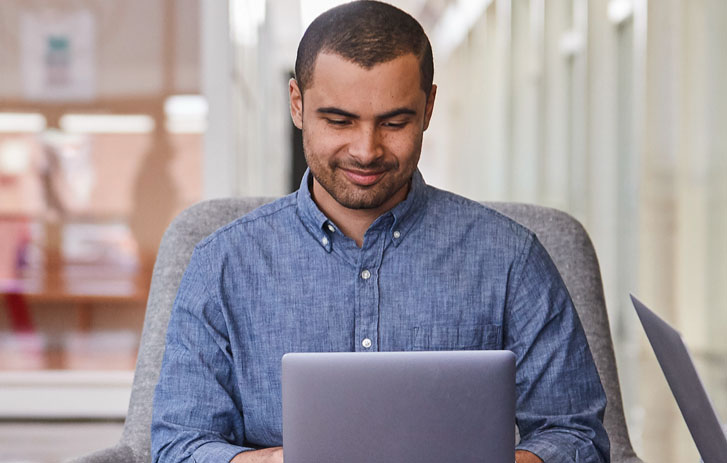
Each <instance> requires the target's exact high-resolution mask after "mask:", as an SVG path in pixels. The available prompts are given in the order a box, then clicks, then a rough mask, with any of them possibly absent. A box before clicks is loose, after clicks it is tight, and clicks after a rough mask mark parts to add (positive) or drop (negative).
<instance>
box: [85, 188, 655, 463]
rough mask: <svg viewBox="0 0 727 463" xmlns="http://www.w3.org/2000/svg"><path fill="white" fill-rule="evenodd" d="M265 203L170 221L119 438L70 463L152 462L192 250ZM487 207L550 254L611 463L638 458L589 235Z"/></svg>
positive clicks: (533, 215)
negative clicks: (585, 353)
mask: <svg viewBox="0 0 727 463" xmlns="http://www.w3.org/2000/svg"><path fill="white" fill-rule="evenodd" d="M268 201H270V200H269V199H263V198H246V199H222V200H211V201H205V202H202V203H199V204H197V205H194V206H192V207H190V208H189V209H187V210H185V211H184V212H182V213H181V214H180V215H179V216H178V217H177V218H176V219H175V220H174V221H173V222H172V224H171V225H170V226H169V228H168V229H167V231H166V233H165V234H164V238H163V239H162V243H161V246H160V247H159V253H158V255H157V260H156V264H155V266H154V273H153V275H152V281H151V290H150V293H149V300H148V302H147V311H146V319H145V321H144V331H143V333H142V337H141V346H140V348H139V358H138V360H137V364H136V374H135V375H134V383H133V388H132V392H131V401H130V403H129V411H128V414H127V416H126V422H125V424H124V431H123V434H122V436H121V440H120V441H119V443H118V444H117V445H116V446H114V447H111V448H109V449H105V450H101V451H98V452H95V453H93V454H90V455H88V456H86V457H82V458H79V459H77V460H75V461H76V462H78V463H81V462H83V463H98V462H119V463H134V462H139V463H141V462H148V461H149V460H150V432H149V428H150V423H151V411H152V397H153V395H154V387H155V385H156V382H157V380H158V378H159V369H160V366H161V361H162V356H163V354H164V340H165V335H166V331H167V323H168V322H169V315H170V312H171V308H172V303H173V301H174V297H175V295H176V293H177V287H178V286H179V282H180V280H181V278H182V274H183V272H184V269H185V268H186V266H187V263H188V261H189V258H190V255H191V253H192V249H193V248H194V246H195V244H196V243H197V242H199V241H200V240H201V239H202V238H204V237H205V236H207V235H209V234H210V233H212V232H213V231H214V230H215V229H217V228H219V227H221V226H222V225H224V224H226V223H228V222H231V221H232V220H234V219H235V218H237V217H240V216H242V215H244V214H245V213H247V212H249V211H251V210H252V209H254V208H255V207H257V206H259V205H261V204H264V203H266V202H268ZM488 205H489V206H491V207H493V208H494V209H497V210H498V211H500V212H502V213H503V214H505V215H507V216H509V217H511V218H513V219H514V220H516V221H517V222H519V223H521V224H523V225H525V226H526V227H528V228H530V229H531V230H532V231H534V232H535V233H536V234H537V235H538V237H539V238H540V240H541V242H542V243H543V245H544V246H545V248H546V249H547V250H548V252H549V253H550V255H551V256H552V258H553V261H554V262H555V265H556V266H557V267H558V270H560V273H561V275H562V276H563V280H564V281H565V284H566V286H567V287H568V290H569V291H570V294H571V297H572V298H573V302H574V303H575V306H576V310H577V311H578V314H579V315H580V318H581V321H582V323H583V326H584V328H585V331H586V336H587V337H588V342H589V344H590V347H591V351H592V352H593V357H594V360H595V361H596V366H597V367H598V373H599V374H600V375H601V381H602V382H603V386H604V388H605V389H606V395H607V397H608V407H607V408H606V418H605V422H606V423H605V424H606V430H607V431H608V435H609V437H610V439H611V461H612V462H614V463H638V462H641V460H640V459H639V458H638V457H637V456H636V454H635V453H634V451H633V449H632V448H631V442H630V440H629V435H628V430H627V428H626V421H625V420H624V414H623V404H622V400H621V390H620V388H619V383H618V373H617V371H616V360H615V357H614V353H613V344H612V341H611V332H610V329H609V325H608V315H607V313H606V305H605V301H604V298H603V287H602V284H601V274H600V270H599V267H598V260H597V258H596V253H595V251H594V249H593V245H592V244H591V241H590V238H589V237H588V234H587V233H586V231H585V230H584V229H583V227H582V226H581V224H580V223H578V222H577V221H576V220H575V219H573V218H572V217H571V216H569V215H567V214H565V213H563V212H560V211H556V210H554V209H549V208H545V207H539V206H532V205H524V204H512V203H494V204H488Z"/></svg>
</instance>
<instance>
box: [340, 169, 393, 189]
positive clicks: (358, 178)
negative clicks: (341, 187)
mask: <svg viewBox="0 0 727 463" xmlns="http://www.w3.org/2000/svg"><path fill="white" fill-rule="evenodd" d="M341 170H343V173H344V175H346V178H348V179H349V180H350V181H351V182H352V183H355V184H356V185H359V186H371V185H373V184H374V183H376V182H378V181H379V179H380V178H381V177H383V176H384V174H385V173H386V171H385V170H384V171H378V172H375V171H374V172H368V171H365V170H364V171H359V170H348V169H341Z"/></svg>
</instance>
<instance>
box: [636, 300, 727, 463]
mask: <svg viewBox="0 0 727 463" xmlns="http://www.w3.org/2000/svg"><path fill="white" fill-rule="evenodd" d="M631 301H632V302H633V304H634V307H635V308H636V313H637V314H638V315H639V319H641V324H642V325H643V326H644V331H646V337H648V338H649V342H650V343H651V347H652V348H653V349H654V353H655V354H656V359H657V360H658V361H659V365H660V366H661V369H662V371H663V372H664V376H665V377H666V381H667V382H668V383H669V387H670V388H671V392H672V394H674V398H675V399H676V401H677V404H678V405H679V410H681V412H682V416H683V417H684V421H686V423H687V427H688V428H689V432H690V433H691V434H692V439H694V443H695V444H697V450H699V454H700V456H701V457H702V460H704V462H705V463H720V462H721V463H724V462H725V461H727V439H725V435H724V433H723V431H722V427H721V426H720V422H719V419H718V418H717V414H716V413H715V411H714V408H713V407H712V403H711V402H710V401H709V397H708V396H707V392H706V391H705V390H704V386H703V385H702V382H701V381H700V380H699V375H698V374H697V370H696V369H695V368H694V363H693V362H692V359H691V358H690V357H689V352H688V351H687V348H686V346H685V345H684V342H683V341H682V337H681V336H680V335H679V333H678V332H677V331H676V330H675V329H674V328H672V327H671V326H669V324H668V323H666V322H665V321H664V320H662V319H661V318H659V316H658V315H656V314H655V313H654V312H652V311H651V310H649V309H648V308H647V307H646V306H645V305H644V304H643V303H641V301H639V300H638V299H636V298H635V297H634V296H633V295H632V296H631Z"/></svg>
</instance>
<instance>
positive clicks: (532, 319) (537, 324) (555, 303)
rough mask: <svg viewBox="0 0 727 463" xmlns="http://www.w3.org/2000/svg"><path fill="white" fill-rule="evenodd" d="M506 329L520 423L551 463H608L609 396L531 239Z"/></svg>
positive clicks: (524, 445) (563, 294)
mask: <svg viewBox="0 0 727 463" xmlns="http://www.w3.org/2000/svg"><path fill="white" fill-rule="evenodd" d="M512 275H513V276H512V278H511V281H510V282H509V283H508V284H509V286H510V287H509V291H508V294H509V295H510V296H509V297H508V301H507V308H506V319H505V323H504V340H505V349H509V350H511V351H513V352H514V353H515V355H516V357H517V376H516V390H517V416H516V419H517V424H518V428H519V430H520V436H521V439H522V440H521V441H520V443H519V444H518V447H517V448H518V450H527V451H530V452H532V453H533V454H535V455H538V456H539V457H540V458H541V459H543V460H544V461H547V462H548V463H561V462H562V463H566V462H568V463H572V462H576V461H578V462H589V463H590V462H594V463H601V462H608V461H609V460H610V455H609V453H610V450H609V442H608V435H607V434H606V430H605V428H604V427H603V415H604V411H605V407H606V396H605V393H604V391H603V387H602V386H601V381H600V378H599V376H598V373H597V371H596V366H595V364H594V362H593V357H592V356H591V352H590V349H589V347H588V342H587V341H586V337H585V333H584V332H583V328H582V326H581V324H580V320H579V319H578V315H577V314H576V311H575V308H574V307H573V303H572V301H571V299H570V295H569V294H568V291H567V289H566V288H565V284H564V283H563V281H562V279H561V278H560V274H559V273H558V271H557V269H556V268H555V265H554V264H553V262H552V261H551V259H550V256H548V253H547V252H546V251H545V249H544V248H543V246H542V245H541V244H540V242H539V241H538V240H537V238H536V237H535V236H534V235H531V241H530V243H529V245H527V246H526V247H525V249H524V250H523V252H522V255H521V256H520V257H519V258H518V259H517V260H516V262H515V264H514V268H513V272H512Z"/></svg>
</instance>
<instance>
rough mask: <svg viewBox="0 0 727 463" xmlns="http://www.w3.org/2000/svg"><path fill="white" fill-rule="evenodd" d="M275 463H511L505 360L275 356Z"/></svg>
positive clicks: (510, 381) (491, 354) (475, 355)
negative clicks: (281, 459)
mask: <svg viewBox="0 0 727 463" xmlns="http://www.w3.org/2000/svg"><path fill="white" fill-rule="evenodd" d="M282 362H283V448H284V449H285V463H339V462H346V463H372V462H376V463H386V462H396V463H429V462H432V463H434V462H436V463H441V462H443V461H456V462H458V463H474V462H478V463H479V462H482V461H487V462H490V463H512V462H513V461H515V445H514V444H515V355H514V354H513V353H512V352H510V351H456V352H453V351H437V352H370V353H369V352H365V353H362V352H356V353H349V352H347V353H340V352H339V353H295V354H286V355H285V356H283V360H282Z"/></svg>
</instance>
